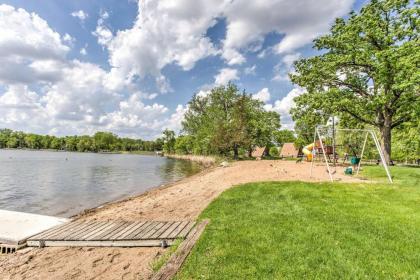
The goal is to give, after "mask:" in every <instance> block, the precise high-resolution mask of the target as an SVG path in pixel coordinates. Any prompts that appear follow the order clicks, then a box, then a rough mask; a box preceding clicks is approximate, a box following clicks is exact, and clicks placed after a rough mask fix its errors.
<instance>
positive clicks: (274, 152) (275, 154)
mask: <svg viewBox="0 0 420 280" xmlns="http://www.w3.org/2000/svg"><path fill="white" fill-rule="evenodd" d="M269 154H270V156H272V157H278V156H279V149H277V147H274V146H273V147H271V148H270V150H269Z"/></svg>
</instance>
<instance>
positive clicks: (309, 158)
mask: <svg viewBox="0 0 420 280" xmlns="http://www.w3.org/2000/svg"><path fill="white" fill-rule="evenodd" d="M314 147H315V143H311V144H309V145H307V146H305V147H303V149H302V153H304V155H305V156H306V160H307V161H312V158H313V155H312V151H313V149H314Z"/></svg>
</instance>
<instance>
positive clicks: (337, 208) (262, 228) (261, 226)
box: [177, 167, 420, 279]
mask: <svg viewBox="0 0 420 280" xmlns="http://www.w3.org/2000/svg"><path fill="white" fill-rule="evenodd" d="M383 172H384V171H383V170H380V168H378V167H366V168H365V169H364V173H366V174H368V175H369V176H371V177H379V180H381V181H383V182H385V179H386V177H385V176H386V175H382V173H383ZM392 173H393V175H394V177H395V178H398V179H397V180H396V182H397V184H393V185H391V184H387V183H379V184H372V183H366V184H339V183H334V184H330V183H313V184H311V183H303V182H266V183H253V184H245V185H241V186H238V187H235V188H232V189H230V190H227V191H226V192H224V193H223V194H222V195H221V196H220V197H219V198H218V199H217V200H215V201H214V202H213V203H211V204H210V205H209V207H208V208H207V209H206V210H205V211H204V212H203V213H202V215H201V216H200V218H201V219H204V218H209V219H211V222H210V224H209V225H208V226H207V228H206V230H205V232H204V233H203V236H202V237H201V238H200V240H199V242H198V243H197V245H196V246H195V248H194V249H193V252H192V253H191V255H190V256H189V257H188V259H187V261H186V263H185V264H184V266H183V268H182V269H181V271H180V273H178V275H177V279H420V169H419V168H398V167H394V168H392Z"/></svg>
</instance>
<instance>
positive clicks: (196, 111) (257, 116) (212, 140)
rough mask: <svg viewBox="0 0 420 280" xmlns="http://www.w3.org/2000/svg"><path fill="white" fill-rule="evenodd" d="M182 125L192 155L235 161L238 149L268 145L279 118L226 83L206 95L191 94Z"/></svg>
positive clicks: (249, 96) (258, 102)
mask: <svg viewBox="0 0 420 280" xmlns="http://www.w3.org/2000/svg"><path fill="white" fill-rule="evenodd" d="M182 125H183V130H184V132H185V133H186V134H187V135H189V136H190V138H189V140H188V141H189V145H190V147H192V149H193V153H197V154H220V155H225V156H229V155H231V153H233V155H234V157H235V158H237V157H238V156H239V150H240V149H245V150H247V151H248V152H250V151H252V149H253V147H254V146H255V145H258V146H267V145H269V144H270V143H271V142H272V141H273V132H274V131H276V130H278V129H279V128H280V117H279V115H278V114H277V113H275V112H267V111H265V110H264V108H263V103H262V102H260V101H258V100H254V99H253V98H252V97H251V95H249V94H246V93H245V92H243V93H241V92H239V90H238V88H237V87H236V86H235V85H233V84H231V83H229V84H228V85H227V86H221V87H216V88H214V89H212V90H211V92H210V94H209V95H208V96H204V97H203V96H198V95H194V96H193V98H192V100H191V101H190V102H189V107H188V111H187V112H186V114H185V120H184V121H183V123H182Z"/></svg>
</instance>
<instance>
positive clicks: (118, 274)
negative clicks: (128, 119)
mask: <svg viewBox="0 0 420 280" xmlns="http://www.w3.org/2000/svg"><path fill="white" fill-rule="evenodd" d="M309 168H310V164H309V163H305V162H304V163H295V162H294V161H269V160H263V161H239V162H234V163H231V164H229V166H228V167H210V168H207V169H206V170H204V171H202V172H201V173H199V174H196V175H193V176H191V177H188V178H185V179H183V180H181V181H179V182H176V183H174V184H171V185H167V186H162V187H160V188H156V189H153V190H151V191H149V192H147V193H145V194H142V195H140V196H137V197H132V198H129V199H126V200H123V201H119V202H114V203H109V204H106V205H104V206H102V207H99V208H96V209H92V210H89V211H85V212H84V213H81V214H80V215H78V216H77V217H76V219H83V220H117V219H123V220H127V221H138V220H167V221H171V220H184V219H190V220H193V219H196V218H197V217H198V215H199V214H200V213H201V212H202V211H203V210H204V209H205V208H206V207H207V205H208V204H209V203H210V202H211V201H212V200H214V199H215V198H216V197H217V196H219V195H220V194H221V193H222V192H223V191H224V190H226V189H228V188H230V187H232V186H234V185H237V184H242V183H247V182H257V181H291V180H300V181H309V182H320V181H328V180H329V177H328V174H327V172H326V169H325V166H317V165H315V166H314V170H313V177H312V178H310V176H309ZM339 170H340V169H339ZM335 178H336V179H338V180H340V181H341V182H351V181H359V180H358V179H356V178H352V177H350V176H345V175H342V172H340V171H338V172H337V174H335ZM164 250H165V249H161V248H43V249H39V248H25V249H22V250H19V251H18V252H17V253H16V254H13V255H7V256H1V257H0V278H1V279H148V278H150V276H151V275H152V274H153V271H152V269H151V265H150V264H151V262H152V261H153V260H154V259H155V258H158V257H159V256H160V255H161V254H162V253H163V252H164Z"/></svg>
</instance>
